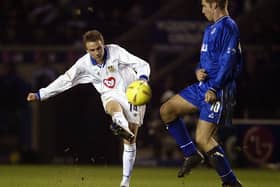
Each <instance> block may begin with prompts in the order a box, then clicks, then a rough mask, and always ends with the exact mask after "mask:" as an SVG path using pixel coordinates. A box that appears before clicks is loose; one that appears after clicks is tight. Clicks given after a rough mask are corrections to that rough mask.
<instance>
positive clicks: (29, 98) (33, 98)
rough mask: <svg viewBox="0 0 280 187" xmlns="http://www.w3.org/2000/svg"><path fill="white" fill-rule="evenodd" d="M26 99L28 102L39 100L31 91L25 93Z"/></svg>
mask: <svg viewBox="0 0 280 187" xmlns="http://www.w3.org/2000/svg"><path fill="white" fill-rule="evenodd" d="M26 100H27V101H29V102H31V101H37V100H39V98H38V96H37V94H36V93H32V92H31V93H29V94H28V95H27V98H26Z"/></svg>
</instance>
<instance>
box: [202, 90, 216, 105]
mask: <svg viewBox="0 0 280 187" xmlns="http://www.w3.org/2000/svg"><path fill="white" fill-rule="evenodd" d="M204 100H205V102H207V103H210V104H212V103H214V102H216V100H217V96H216V93H215V92H214V91H212V90H208V91H207V92H206V93H205V99H204Z"/></svg>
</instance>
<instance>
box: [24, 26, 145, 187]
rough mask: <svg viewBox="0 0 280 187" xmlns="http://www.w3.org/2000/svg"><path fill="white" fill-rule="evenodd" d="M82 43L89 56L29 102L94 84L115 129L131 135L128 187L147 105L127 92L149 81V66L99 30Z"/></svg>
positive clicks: (125, 163) (126, 155) (125, 185)
mask: <svg viewBox="0 0 280 187" xmlns="http://www.w3.org/2000/svg"><path fill="white" fill-rule="evenodd" d="M83 43H84V46H85V49H86V52H87V53H86V54H85V55H84V56H82V57H81V58H80V59H78V60H77V61H76V62H75V64H74V65H73V66H72V67H71V68H70V69H68V70H67V71H66V72H65V73H64V74H62V75H60V76H59V77H58V78H57V79H56V80H54V81H53V82H52V83H50V84H49V85H48V86H47V87H45V88H41V89H39V91H38V92H37V93H29V94H28V96H27V100H28V101H36V100H39V101H43V100H46V99H48V98H50V97H52V96H55V95H57V94H59V93H61V92H63V91H65V90H67V89H70V88H72V87H74V86H76V85H78V84H84V83H92V84H93V86H94V87H95V88H96V90H97V91H98V92H99V93H100V96H101V100H102V104H103V107H104V109H105V111H106V113H107V114H109V115H110V116H111V117H112V121H113V124H114V125H115V127H117V128H119V129H121V131H122V132H126V133H125V134H126V135H127V134H128V135H129V136H123V137H124V138H123V143H124V148H123V177H122V181H121V184H120V186H121V187H129V183H130V178H131V173H132V169H133V165H134V161H135V157H136V136H137V131H138V128H139V127H140V126H141V125H142V123H143V118H144V113H145V106H132V105H131V104H130V103H128V101H127V98H126V95H125V90H126V87H127V86H128V84H130V83H131V82H133V81H135V80H139V79H140V80H143V81H148V79H149V75H150V65H149V64H148V63H147V62H146V61H144V60H142V59H140V58H138V57H136V56H134V55H133V54H131V53H129V52H128V51H127V50H125V49H124V48H122V47H120V46H118V45H115V44H109V45H105V44H104V39H103V36H102V34H101V33H100V32H99V31H97V30H90V31H88V32H86V33H85V34H84V35H83ZM115 127H113V128H115Z"/></svg>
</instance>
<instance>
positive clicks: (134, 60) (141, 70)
mask: <svg viewBox="0 0 280 187" xmlns="http://www.w3.org/2000/svg"><path fill="white" fill-rule="evenodd" d="M119 50H120V63H122V64H126V65H128V66H130V67H131V68H132V69H133V70H134V71H135V72H136V75H137V78H138V79H143V78H144V79H147V80H148V79H149V76H150V71H151V70H150V65H149V63H148V62H146V61H145V60H143V59H141V58H139V57H137V56H135V55H133V54H131V53H129V52H128V51H127V50H125V49H124V48H122V47H119Z"/></svg>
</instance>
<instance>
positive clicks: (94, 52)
mask: <svg viewBox="0 0 280 187" xmlns="http://www.w3.org/2000/svg"><path fill="white" fill-rule="evenodd" d="M86 50H87V52H88V53H89V54H90V56H91V57H92V58H94V60H96V62H97V63H98V64H102V63H103V57H104V44H103V43H102V41H100V40H98V41H95V42H87V43H86Z"/></svg>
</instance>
